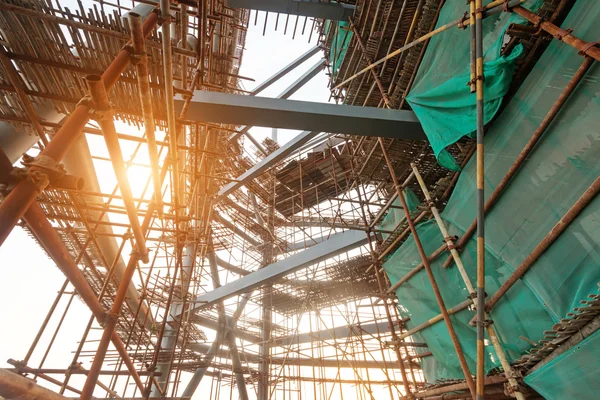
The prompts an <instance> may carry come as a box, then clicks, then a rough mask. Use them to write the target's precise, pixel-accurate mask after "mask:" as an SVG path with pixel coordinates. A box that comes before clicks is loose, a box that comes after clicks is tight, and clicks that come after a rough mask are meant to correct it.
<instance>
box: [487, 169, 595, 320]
mask: <svg viewBox="0 0 600 400" xmlns="http://www.w3.org/2000/svg"><path fill="white" fill-rule="evenodd" d="M598 192H600V177H598V178H596V180H595V181H594V182H593V183H592V184H591V185H590V186H589V187H588V188H587V190H586V191H585V192H583V194H582V195H581V197H579V199H577V201H576V202H575V203H574V204H573V206H571V208H570V209H569V211H567V212H566V213H565V215H563V216H562V218H561V219H560V220H559V221H558V222H557V223H556V224H555V225H554V227H552V229H551V230H550V232H548V234H547V235H546V236H545V237H544V238H543V239H542V240H541V241H540V243H539V244H538V245H537V246H536V247H535V249H533V251H532V252H531V253H530V254H529V255H528V256H527V257H526V258H525V260H524V261H523V262H522V263H521V265H519V266H518V267H517V269H515V271H514V272H513V273H512V275H511V276H510V277H509V278H508V279H507V280H506V281H505V282H504V283H503V284H502V286H501V287H500V288H499V289H498V291H497V292H496V293H494V295H493V296H492V297H490V299H489V300H488V301H487V302H486V303H485V309H486V311H490V310H491V309H492V308H493V307H494V306H495V305H496V303H498V301H499V300H500V299H501V298H502V297H503V296H504V295H505V294H506V292H508V290H509V289H510V288H511V287H512V286H513V285H514V284H515V283H516V282H517V280H519V279H520V278H522V277H523V275H525V273H526V272H527V271H529V269H530V268H531V267H532V266H533V265H534V264H535V262H536V261H537V260H538V259H539V258H540V257H541V256H542V255H543V254H544V252H545V251H546V250H547V249H548V248H549V247H550V246H551V245H552V243H554V241H555V240H556V239H558V237H559V236H560V235H561V234H562V233H563V232H564V231H565V229H567V227H568V226H569V225H570V224H571V222H573V221H574V220H575V218H577V216H578V215H579V214H580V213H581V212H582V211H583V210H584V209H585V207H586V206H587V205H588V204H589V203H590V202H591V201H592V200H594V198H595V197H596V195H597V194H598Z"/></svg>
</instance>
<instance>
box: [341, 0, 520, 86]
mask: <svg viewBox="0 0 600 400" xmlns="http://www.w3.org/2000/svg"><path fill="white" fill-rule="evenodd" d="M526 1H527V0H511V1H509V3H508V7H515V6H516V5H518V4H522V3H524V2H526ZM502 4H504V0H494V1H492V2H491V3H489V4H488V5H486V6H485V7H484V9H483V10H484V13H485V16H486V17H487V16H488V15H492V14H497V13H499V12H502V7H503V5H502ZM469 24H470V22H469V20H468V19H467V20H465V18H464V17H461V18H459V19H457V20H456V21H453V22H449V23H447V24H445V25H443V26H440V27H439V28H437V29H435V30H433V31H431V32H429V33H428V34H426V35H423V36H421V37H420V38H418V39H416V40H413V41H412V42H410V43H408V44H406V45H404V46H402V47H400V48H399V49H397V50H394V51H393V52H391V53H389V54H388V55H386V56H385V57H383V58H380V59H379V60H377V61H375V62H374V63H372V64H371V65H369V66H367V67H365V68H363V69H362V70H360V71H358V72H357V73H355V74H354V75H352V76H351V77H349V78H347V79H345V80H344V81H342V82H341V83H339V84H338V85H337V86H335V87H334V88H333V89H332V90H335V89H340V88H341V87H342V86H344V85H345V84H347V83H348V82H351V81H353V80H354V79H356V78H358V77H359V76H361V75H362V74H364V73H365V72H367V71H369V70H371V69H373V68H375V67H376V66H378V65H379V64H381V63H383V62H385V61H386V60H389V59H390V58H393V57H396V56H397V55H398V54H400V53H403V52H405V51H406V50H408V49H410V48H412V47H415V46H416V45H418V44H419V43H423V42H424V41H426V40H427V39H430V38H432V37H434V36H435V35H437V34H439V33H442V32H444V31H447V30H448V29H450V28H453V27H455V26H465V25H469Z"/></svg>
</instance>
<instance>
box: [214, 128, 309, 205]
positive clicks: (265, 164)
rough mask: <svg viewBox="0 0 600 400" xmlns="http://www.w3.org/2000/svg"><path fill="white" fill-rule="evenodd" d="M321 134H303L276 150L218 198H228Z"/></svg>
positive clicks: (221, 191)
mask: <svg viewBox="0 0 600 400" xmlns="http://www.w3.org/2000/svg"><path fill="white" fill-rule="evenodd" d="M318 134H319V132H302V133H301V134H299V135H298V136H296V137H295V138H293V139H292V140H290V141H289V142H287V143H286V144H284V145H283V146H281V147H280V148H279V149H277V150H275V151H274V152H272V153H271V154H269V155H268V156H266V157H265V158H263V159H262V160H261V161H260V162H258V163H256V164H255V165H254V166H253V167H252V168H250V169H249V170H248V171H246V172H244V173H243V174H242V175H240V176H239V178H237V180H236V181H234V182H230V183H229V184H227V185H226V186H224V187H223V188H221V190H219V194H218V197H223V196H227V195H228V194H229V193H232V192H233V191H235V190H237V189H239V188H241V187H242V186H244V185H245V184H246V183H247V182H250V181H252V180H253V179H255V178H256V177H258V176H259V175H261V174H263V173H264V172H265V171H267V170H268V169H269V168H271V167H272V166H274V165H275V164H276V163H278V162H280V161H282V160H283V159H285V158H286V157H288V156H289V155H290V154H292V153H293V152H294V151H295V150H296V149H298V148H299V147H300V146H302V145H303V144H304V143H306V142H308V141H309V140H310V139H312V138H313V137H315V136H316V135H318Z"/></svg>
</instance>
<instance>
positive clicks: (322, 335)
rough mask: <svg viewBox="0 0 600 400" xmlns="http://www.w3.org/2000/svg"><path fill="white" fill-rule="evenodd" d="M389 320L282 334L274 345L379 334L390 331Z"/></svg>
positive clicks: (274, 341) (273, 342)
mask: <svg viewBox="0 0 600 400" xmlns="http://www.w3.org/2000/svg"><path fill="white" fill-rule="evenodd" d="M388 331H389V326H388V323H387V322H379V323H371V324H364V325H347V326H338V327H335V328H331V329H325V330H322V331H317V332H307V333H299V334H296V335H289V336H280V337H277V338H275V339H273V341H272V345H273V346H289V345H293V344H300V343H308V342H312V341H320V340H330V339H340V338H345V337H348V336H353V335H362V334H364V333H367V334H371V335H377V334H378V333H379V332H383V333H385V332H388Z"/></svg>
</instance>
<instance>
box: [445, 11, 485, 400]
mask: <svg viewBox="0 0 600 400" xmlns="http://www.w3.org/2000/svg"><path fill="white" fill-rule="evenodd" d="M482 5H483V3H482V0H475V10H476V13H475V43H474V44H475V89H476V90H475V93H476V114H477V129H476V130H477V151H476V157H477V310H476V311H477V321H476V326H477V357H476V358H477V363H476V365H477V367H476V384H477V400H484V399H485V327H486V324H487V322H486V319H485V310H484V307H485V221H484V218H485V214H484V207H485V195H484V179H485V178H484V177H485V168H484V141H483V136H484V133H485V132H484V124H485V121H484V110H483V102H484V90H483V81H484V74H483V27H482V14H481V9H482ZM471 44H473V43H471ZM452 255H453V256H456V255H458V253H457V252H456V250H454V252H452ZM457 260H460V258H458V257H457ZM459 264H460V267H459V269H462V271H461V273H463V272H464V266H463V265H462V262H459ZM457 266H458V264H457ZM461 267H462V268H461ZM467 282H468V281H466V282H465V284H467ZM469 285H470V284H469ZM471 290H472V288H471Z"/></svg>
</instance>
